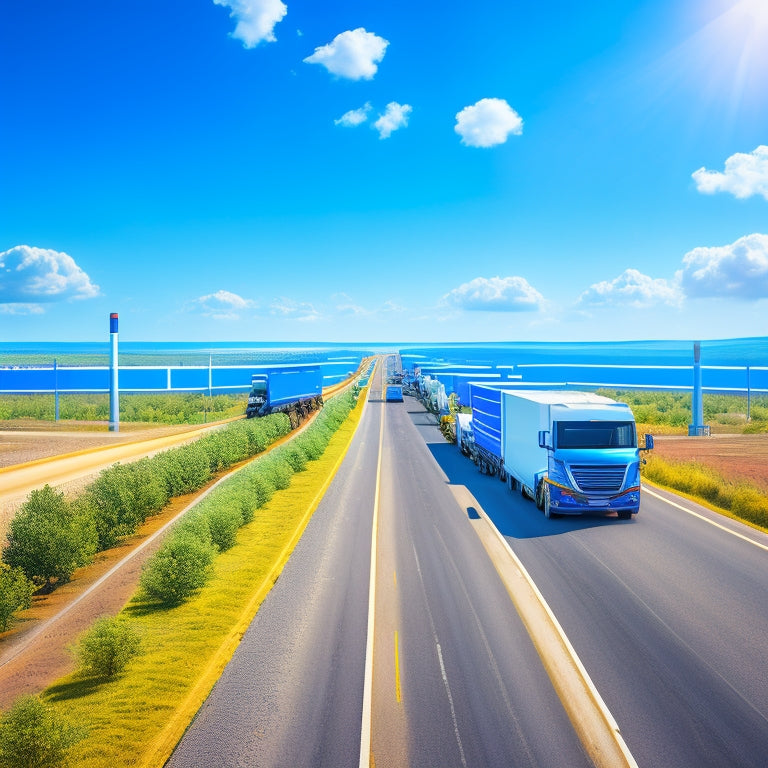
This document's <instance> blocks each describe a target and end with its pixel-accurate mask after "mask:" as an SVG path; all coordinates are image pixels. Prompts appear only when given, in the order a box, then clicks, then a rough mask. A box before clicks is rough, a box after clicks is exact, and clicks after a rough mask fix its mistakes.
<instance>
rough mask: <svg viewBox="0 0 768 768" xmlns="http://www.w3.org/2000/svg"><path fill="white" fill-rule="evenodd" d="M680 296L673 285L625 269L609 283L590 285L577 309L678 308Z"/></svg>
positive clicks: (607, 281)
mask: <svg viewBox="0 0 768 768" xmlns="http://www.w3.org/2000/svg"><path fill="white" fill-rule="evenodd" d="M682 300H683V295H682V293H681V291H680V288H679V286H678V285H677V283H676V282H670V281H668V280H663V279H661V278H653V277H648V275H644V274H642V272H639V271H638V270H636V269H625V270H624V272H622V273H621V274H620V275H619V276H618V277H617V278H615V279H613V280H603V281H602V282H599V283H595V284H594V285H591V286H590V287H589V288H588V289H587V290H586V291H584V293H582V294H581V296H580V297H579V300H578V302H577V306H579V307H583V308H590V307H593V308H599V307H635V308H642V307H650V306H652V305H654V304H669V305H670V306H678V305H679V304H680V302H681V301H682Z"/></svg>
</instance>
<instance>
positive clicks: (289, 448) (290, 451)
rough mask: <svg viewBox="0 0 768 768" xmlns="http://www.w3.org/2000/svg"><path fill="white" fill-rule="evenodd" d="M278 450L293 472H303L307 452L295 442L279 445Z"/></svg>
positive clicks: (305, 466)
mask: <svg viewBox="0 0 768 768" xmlns="http://www.w3.org/2000/svg"><path fill="white" fill-rule="evenodd" d="M279 451H280V457H281V458H282V459H284V460H285V461H287V462H288V464H289V465H290V467H291V469H292V470H293V471H294V472H303V471H304V470H305V469H306V468H307V461H308V459H307V454H306V453H304V451H303V450H302V448H301V446H300V445H298V444H297V443H296V442H292V443H289V444H288V445H286V446H283V447H281V448H280V449H279Z"/></svg>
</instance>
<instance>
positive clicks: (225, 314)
mask: <svg viewBox="0 0 768 768" xmlns="http://www.w3.org/2000/svg"><path fill="white" fill-rule="evenodd" d="M194 304H195V307H196V308H197V309H198V310H200V311H201V312H202V314H203V315H204V316H205V317H210V318H212V319H214V320H238V319H239V318H240V313H241V312H242V311H243V310H245V309H249V308H251V307H253V306H255V303H254V302H253V301H251V300H250V299H244V298H243V297H242V296H238V295H237V294H236V293H230V292H229V291H223V290H222V291H216V293H209V294H208V295H206V296H201V297H200V298H199V299H196V300H195V302H194Z"/></svg>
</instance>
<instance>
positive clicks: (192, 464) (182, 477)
mask: <svg viewBox="0 0 768 768" xmlns="http://www.w3.org/2000/svg"><path fill="white" fill-rule="evenodd" d="M153 461H154V462H155V465H156V467H157V469H158V472H159V474H160V475H161V476H162V478H163V480H164V481H165V486H166V489H167V492H168V496H169V497H170V498H173V497H175V496H182V495H183V494H185V493H192V492H193V491H197V490H199V489H200V488H202V487H203V486H204V485H205V484H206V483H207V482H208V481H209V480H210V479H211V468H210V465H209V463H208V456H207V455H206V453H205V450H204V448H203V447H202V446H201V445H199V444H198V443H197V442H195V443H191V444H189V445H182V446H179V447H178V448H173V449H172V450H170V451H165V452H164V453H160V454H158V455H157V456H155V457H154V459H153Z"/></svg>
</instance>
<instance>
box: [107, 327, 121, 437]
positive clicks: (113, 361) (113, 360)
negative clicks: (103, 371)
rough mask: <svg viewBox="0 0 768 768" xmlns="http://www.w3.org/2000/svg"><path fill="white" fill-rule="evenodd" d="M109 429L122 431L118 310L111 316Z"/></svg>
mask: <svg viewBox="0 0 768 768" xmlns="http://www.w3.org/2000/svg"><path fill="white" fill-rule="evenodd" d="M109 341H110V354H109V431H110V432H119V431H120V398H119V394H118V385H117V312H112V314H111V315H110V316H109Z"/></svg>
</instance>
